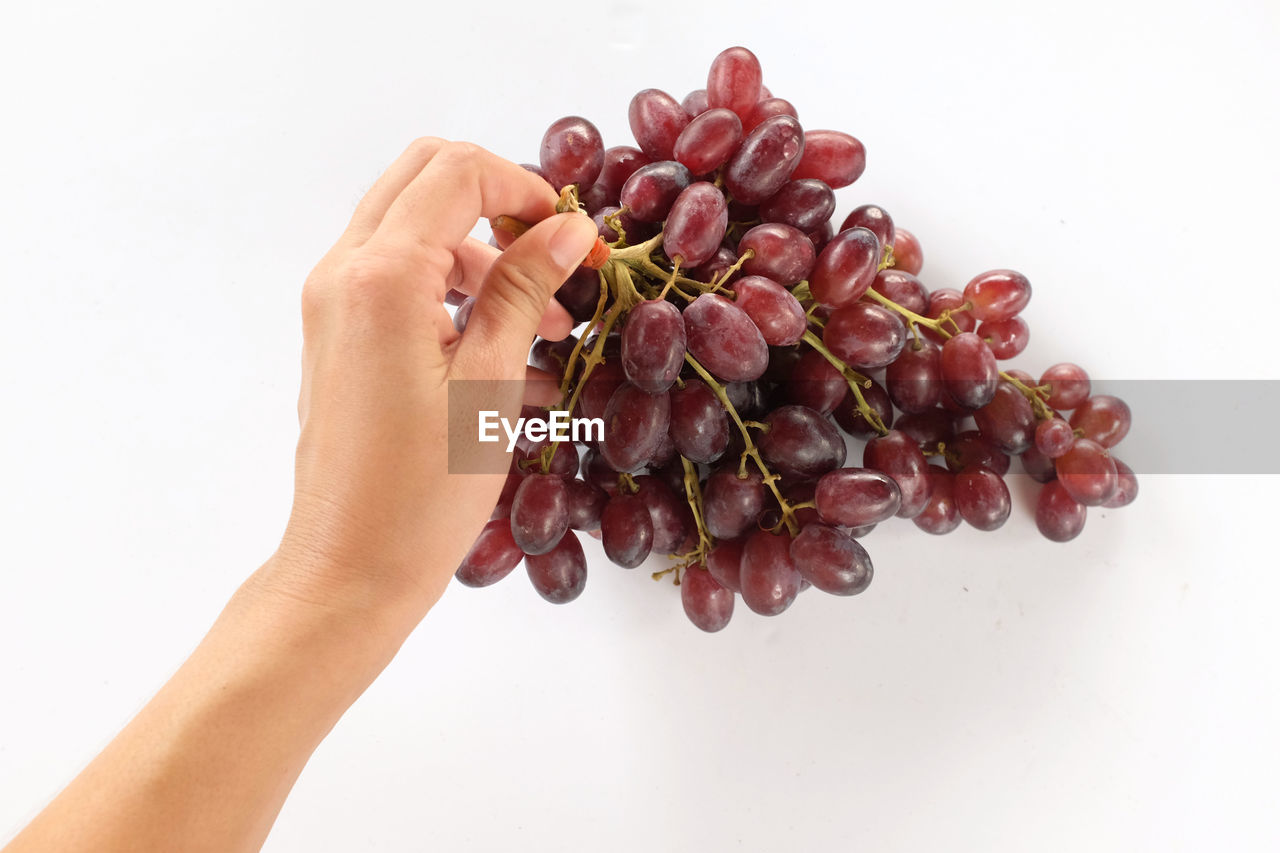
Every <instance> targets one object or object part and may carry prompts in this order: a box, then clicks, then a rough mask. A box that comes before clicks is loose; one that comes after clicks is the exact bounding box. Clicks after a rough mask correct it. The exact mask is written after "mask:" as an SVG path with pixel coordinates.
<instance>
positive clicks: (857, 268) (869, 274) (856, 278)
mask: <svg viewBox="0 0 1280 853" xmlns="http://www.w3.org/2000/svg"><path fill="white" fill-rule="evenodd" d="M879 262H880V241H879V240H878V239H876V235H875V234H873V233H872V232H871V231H869V230H867V229H866V228H851V229H849V230H848V231H841V232H840V233H839V234H837V235H836V236H835V237H833V238H831V242H829V243H827V245H826V248H824V249H823V250H822V254H820V255H818V258H817V261H816V262H815V263H814V265H813V271H812V272H811V273H810V277H809V291H810V292H811V293H812V294H813V298H814V299H816V300H818V301H819V302H821V303H822V304H823V305H829V306H831V307H832V308H839V307H841V306H844V305H849V304H851V303H854V302H856V301H857V300H858V299H860V298H861V297H862V294H864V293H866V292H867V289H868V288H869V287H871V283H872V282H873V281H875V278H876V265H877V264H879Z"/></svg>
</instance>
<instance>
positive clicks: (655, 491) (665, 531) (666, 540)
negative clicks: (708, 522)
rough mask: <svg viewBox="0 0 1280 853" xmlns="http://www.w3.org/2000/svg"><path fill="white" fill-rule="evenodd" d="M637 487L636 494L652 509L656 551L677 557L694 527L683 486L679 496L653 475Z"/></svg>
mask: <svg viewBox="0 0 1280 853" xmlns="http://www.w3.org/2000/svg"><path fill="white" fill-rule="evenodd" d="M636 486H637V488H638V489H639V491H637V492H636V494H637V495H639V497H640V499H641V500H643V501H644V503H645V506H646V507H648V509H649V520H650V521H652V522H653V550H654V551H656V552H657V553H659V554H672V553H675V552H676V551H677V550H678V549H679V548H680V544H681V543H682V542H684V539H685V536H686V535H688V532H689V530H690V529H691V528H692V527H693V526H694V522H693V511H692V510H690V509H689V504H688V502H687V501H686V500H685V498H684V488H683V484H682V487H681V489H680V494H679V496H677V495H676V493H675V492H673V491H672V490H671V487H670V486H668V485H667V484H666V482H665V481H663V480H662V479H661V478H660V477H656V476H654V475H652V474H645V475H643V476H640V477H636Z"/></svg>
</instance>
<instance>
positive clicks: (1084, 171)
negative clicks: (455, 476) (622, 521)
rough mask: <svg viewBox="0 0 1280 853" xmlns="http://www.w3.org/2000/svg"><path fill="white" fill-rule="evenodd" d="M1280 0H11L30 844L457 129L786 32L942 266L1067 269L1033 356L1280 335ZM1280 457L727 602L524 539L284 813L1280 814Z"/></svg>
mask: <svg viewBox="0 0 1280 853" xmlns="http://www.w3.org/2000/svg"><path fill="white" fill-rule="evenodd" d="M1278 14H1280V13H1278V12H1277V7H1276V6H1275V4H1274V3H1270V2H1269V0H1253V2H1242V0H1238V2H1232V3H1216V4H1208V3H1187V2H1177V3H1168V2H1165V3H1132V2H1116V0H1108V2H1092V0H1082V2H1076V3H1071V4H1066V5H1065V6H1064V5H1063V4H1043V3H1026V2H1008V3H989V2H987V3H983V2H979V3H973V2H970V3H965V4H943V3H939V4H936V7H933V6H930V5H928V4H904V3H857V4H846V3H839V4H837V3H826V2H824V3H812V4H806V3H797V2H787V3H779V2H769V3H747V2H739V3H732V4H730V3H717V4H709V3H689V2H684V3H679V4H673V5H672V6H671V7H670V8H663V7H660V6H658V5H655V4H653V3H645V4H640V3H615V2H594V3H587V4H581V5H579V4H569V3H531V2H525V3H518V4H514V3H494V2H489V3H465V4H449V5H448V6H446V7H443V8H442V7H441V4H433V3H431V2H427V1H426V0H418V2H412V3H410V2H402V3H399V4H395V5H391V4H376V3H373V4H354V3H352V4H344V5H338V4H326V3H315V2H311V3H297V4H284V3H269V2H261V0H255V2H224V3H211V4H189V3H169V2H155V3H138V2H134V3H120V2H111V3H106V2H88V0H79V2H68V3H61V4H52V3H38V2H34V0H21V2H12V3H8V4H6V9H5V13H4V18H5V21H4V27H3V31H2V32H0V80H2V81H3V83H0V107H2V109H0V116H3V118H0V124H2V125H3V128H4V129H3V131H0V193H2V196H0V198H2V200H3V203H2V204H0V246H2V249H3V250H2V251H0V391H2V393H3V397H2V398H0V400H2V402H0V684H3V688H0V689H2V690H3V694H2V695H0V838H4V837H7V835H8V834H10V833H11V832H13V831H15V830H16V829H17V828H18V827H19V826H20V825H21V824H22V823H24V822H25V821H26V820H27V819H29V817H30V816H31V815H33V814H34V812H35V811H36V810H37V809H38V808H39V807H40V806H41V805H42V804H43V803H44V802H46V801H47V799H48V798H49V797H50V796H52V795H53V793H54V792H55V791H56V790H57V789H58V788H60V787H61V786H62V785H63V784H65V783H66V781H68V780H69V778H70V777H71V776H72V775H74V773H75V772H76V770H77V769H78V768H79V767H81V766H82V765H83V764H84V763H85V762H86V761H87V760H88V759H89V758H90V757H91V756H92V755H93V754H94V753H95V752H96V751H97V750H98V749H99V748H100V747H101V746H102V745H103V744H104V743H105V742H106V741H107V740H108V739H109V738H110V737H111V736H112V734H113V733H114V732H115V731H116V730H117V729H118V728H119V727H120V726H121V725H122V724H124V722H125V721H126V720H127V719H128V718H129V717H130V716H131V715H132V714H133V713H134V712H135V711H136V709H137V708H138V707H140V705H141V704H142V703H143V702H144V701H145V700H146V698H147V697H148V696H149V695H150V694H151V693H152V692H153V691H154V690H155V689H156V688H157V687H158V686H159V685H160V684H161V683H162V682H163V680H164V679H165V678H166V677H167V675H168V674H169V673H170V672H171V671H172V670H173V669H174V668H175V667H176V666H177V665H178V664H179V662H180V661H181V660H182V659H183V657H184V656H185V655H186V654H187V653H188V651H189V650H190V649H191V648H192V647H193V645H194V644H195V643H196V642H197V641H198V640H199V638H200V636H201V635H202V633H203V631H204V630H205V628H206V627H207V626H208V625H209V624H210V622H211V620H212V619H213V618H214V616H215V614H216V613H217V612H218V610H219V609H220V607H221V605H222V604H223V602H224V601H225V599H226V598H227V596H228V595H229V594H230V593H231V592H232V590H233V589H234V588H235V586H236V585H237V584H238V583H239V582H240V581H241V580H242V579H243V578H244V577H245V576H246V575H247V574H248V573H249V572H250V571H251V570H252V569H254V568H255V567H256V566H257V565H258V564H259V563H260V562H261V561H262V560H263V559H265V558H266V557H267V556H268V555H269V554H270V553H271V551H272V550H273V548H274V546H275V544H276V542H277V538H278V536H279V533H280V531H281V530H282V526H283V523H284V520H285V518H286V515H287V512H288V507H289V500H290V485H291V465H292V445H293V442H294V440H295V436H296V421H295V413H294V403H295V395H296V386H297V379H298V351H299V346H300V338H299V330H298V317H297V314H298V311H297V304H298V292H299V287H300V284H301V282H302V279H303V277H304V276H305V275H306V273H307V271H308V269H309V267H310V265H311V264H313V263H314V262H315V261H316V260H317V259H318V258H319V256H320V255H321V253H322V252H323V251H324V250H325V249H326V248H327V246H328V244H329V242H330V241H331V240H332V239H333V238H334V237H336V235H337V234H338V232H339V231H340V229H341V227H342V226H343V225H344V223H345V220H346V217H347V216H348V215H349V213H350V211H351V209H352V208H353V206H354V204H355V202H356V200H357V199H358V198H359V197H360V195H361V194H362V193H363V191H364V190H365V189H366V188H367V187H368V186H369V185H370V184H371V183H372V181H373V180H374V178H375V177H376V176H377V175H378V174H379V172H380V171H381V169H382V168H383V167H385V166H386V165H387V164H388V163H389V162H390V161H391V160H392V159H393V158H394V157H395V156H396V154H397V153H398V152H399V151H400V150H401V149H402V148H403V146H404V145H405V144H407V143H408V142H409V141H410V140H411V139H412V138H413V137H415V136H418V135H422V134H428V133H429V134H435V135H442V136H447V137H453V138H464V139H470V140H473V141H476V142H480V143H482V144H485V145H487V146H488V147H490V148H492V149H493V150H495V151H497V152H498V153H500V154H503V155H505V156H508V157H511V158H513V159H516V160H530V159H534V158H536V155H537V145H538V141H539V139H540V137H541V134H542V131H543V129H544V128H545V126H546V125H547V124H549V123H550V121H551V120H553V119H555V118H557V117H559V116H560V115H564V114H569V113H581V114H585V115H588V116H590V117H592V118H593V119H594V120H595V121H596V122H597V123H598V125H599V126H600V128H601V129H602V131H603V132H604V135H605V139H606V142H607V143H608V144H621V143H626V142H630V138H629V136H628V134H627V126H626V107H627V102H628V100H629V98H630V97H631V95H632V94H633V93H634V92H635V91H637V90H638V89H641V88H644V87H648V86H657V87H660V88H664V89H668V90H670V91H672V92H673V93H675V94H676V96H677V97H682V96H683V95H684V93H685V92H686V91H688V90H690V89H693V88H697V87H699V86H701V85H703V84H704V80H705V73H706V67H707V65H708V63H709V62H710V60H711V58H712V57H713V56H714V55H715V54H716V53H717V52H718V51H719V50H720V49H721V48H723V47H726V46H729V45H731V44H736V43H743V44H747V45H748V46H750V47H752V48H753V49H754V50H755V51H756V52H757V53H758V55H759V56H760V58H761V60H762V62H763V64H764V67H765V80H766V83H767V84H768V85H769V86H770V87H771V88H772V89H773V91H774V92H775V93H777V94H780V95H782V96H785V97H787V98H789V99H790V100H792V101H793V102H794V103H795V104H796V105H797V106H798V107H799V111H800V116H801V120H802V121H803V122H805V123H806V125H807V126H809V127H838V128H842V129H846V130H848V131H850V132H852V133H854V134H855V135H857V136H859V137H860V138H861V139H862V140H863V141H864V142H865V143H866V145H867V148H868V151H869V159H868V171H867V173H866V176H865V177H864V178H863V179H862V180H861V181H859V182H858V183H857V184H856V185H855V186H854V187H852V188H850V189H848V190H844V191H842V193H841V198H842V201H841V209H840V211H839V213H838V214H837V215H838V216H840V217H843V215H844V213H845V212H846V211H847V210H848V209H850V208H851V207H852V206H854V205H855V204H858V203H862V202H864V201H869V200H874V201H876V202H879V203H881V204H883V205H885V206H886V207H887V208H888V209H889V210H890V211H891V212H892V213H893V214H894V216H895V218H896V219H897V221H898V222H899V224H902V225H905V226H906V227H908V228H911V229H912V230H914V231H915V232H916V233H917V234H918V235H919V236H920V237H921V239H922V241H923V243H924V247H925V255H926V261H925V268H924V274H923V276H922V277H923V278H924V280H925V282H926V283H927V284H929V285H930V286H933V287H939V286H944V285H950V286H962V285H963V282H964V281H966V280H967V279H968V278H969V277H970V276H971V275H972V274H974V273H975V272H978V271H980V270H983V269H987V268H990V267H994V266H1012V267H1015V268H1018V269H1020V270H1023V271H1024V272H1026V273H1027V274H1028V275H1029V276H1030V278H1031V279H1032V281H1033V282H1034V283H1035V287H1036V292H1035V298H1034V300H1033V302H1032V304H1031V307H1030V309H1029V310H1028V313H1027V317H1028V319H1029V321H1030V322H1031V324H1032V329H1033V335H1034V337H1033V340H1032V343H1031V346H1030V349H1029V350H1028V352H1027V353H1026V355H1025V356H1024V357H1023V358H1021V359H1019V361H1018V364H1020V365H1026V366H1028V367H1030V368H1031V369H1032V370H1033V371H1034V372H1037V373H1038V371H1039V370H1040V369H1041V368H1043V367H1044V366H1046V365H1048V364H1050V363H1052V362H1055V361H1059V360H1063V359H1072V360H1079V361H1080V362H1082V363H1083V364H1084V365H1085V366H1086V367H1087V368H1088V369H1089V370H1090V371H1091V372H1092V373H1094V374H1095V375H1098V376H1106V377H1113V378H1118V379H1149V378H1188V377H1201V378H1225V377H1232V378H1264V377H1269V378H1277V377H1280V363H1278V362H1280V359H1278V358H1277V356H1276V353H1275V349H1274V342H1273V340H1274V332H1273V331H1272V328H1271V325H1270V323H1271V322H1272V317H1271V315H1272V314H1273V312H1272V308H1273V307H1274V305H1275V297H1274V286H1275V270H1276V264H1275V258H1274V252H1273V249H1274V245H1275V234H1276V227H1277V222H1276V217H1275V213H1274V210H1275V208H1274V205H1275V199H1276V198H1277V196H1278V195H1280V178H1278V175H1277V157H1276V151H1277V150H1280V129H1278V127H1277V120H1276V110H1275V96H1276V92H1277V91H1280V72H1278V69H1277V60H1276V59H1275V58H1274V50H1275V45H1276V43H1277V36H1278V35H1280V25H1278V23H1277V17H1278ZM1142 416H1143V413H1142V412H1141V411H1138V412H1136V417H1137V418H1139V419H1141V418H1142ZM1230 417H1231V415H1230V413H1229V412H1212V411H1211V412H1205V411H1197V409H1196V407H1195V402H1194V400H1188V401H1187V406H1186V417H1185V419H1184V420H1181V421H1179V422H1177V423H1168V424H1162V425H1158V428H1159V429H1161V430H1167V431H1174V432H1176V433H1177V434H1178V435H1180V436H1181V440H1182V441H1184V442H1212V441H1213V440H1214V437H1213V436H1214V432H1215V422H1218V423H1220V422H1222V421H1223V420H1224V419H1225V420H1228V421H1229V419H1230ZM1273 428H1274V424H1257V425H1256V433H1255V434H1256V435H1257V436H1258V440H1259V441H1260V442H1261V443H1262V444H1263V445H1264V446H1266V445H1270V444H1271V443H1272V441H1273V439H1272V437H1271V432H1272V431H1273ZM1176 443H1177V442H1176V441H1175V442H1173V444H1174V446H1176ZM1123 449H1124V448H1123V446H1121V448H1120V451H1121V455H1122V456H1123ZM1276 486H1277V481H1276V480H1275V479H1274V478H1265V477H1256V478H1250V477H1236V478H1228V477H1209V476H1205V477H1171V476H1148V477H1145V478H1144V480H1143V482H1142V494H1141V496H1140V498H1139V500H1138V502H1137V503H1136V504H1134V505H1133V506H1132V507H1130V508H1128V509H1126V510H1124V511H1121V512H1112V511H1106V512H1093V513H1092V515H1091V517H1090V520H1089V524H1088V527H1087V528H1086V530H1085V531H1084V533H1083V535H1082V536H1081V537H1080V538H1079V539H1078V540H1076V541H1075V542H1073V543H1071V544H1069V545H1065V546H1063V545H1055V544H1051V543H1049V542H1047V541H1045V540H1043V539H1041V538H1039V537H1038V535H1037V534H1036V532H1035V529H1034V525H1033V523H1032V521H1031V519H1030V513H1029V510H1028V509H1027V507H1026V504H1025V501H1026V500H1027V499H1029V496H1030V495H1029V493H1025V494H1024V493H1022V492H1019V494H1018V495H1017V496H1016V497H1017V498H1019V499H1020V500H1022V501H1023V503H1022V504H1021V505H1020V507H1019V509H1018V510H1017V512H1016V513H1015V516H1014V518H1013V519H1011V521H1010V522H1009V523H1008V524H1007V525H1006V527H1005V528H1004V529H1002V530H1001V531H999V532H998V533H996V534H979V533H977V532H975V531H972V530H961V531H959V532H957V533H956V534H954V535H952V536H949V537H946V538H943V539H934V538H931V537H928V536H926V535H924V534H922V533H920V532H918V531H917V530H916V529H915V528H914V527H913V526H912V525H909V524H905V523H897V524H891V525H887V526H885V527H884V528H882V529H881V530H877V531H876V532H875V533H874V534H873V535H872V536H870V537H869V538H868V539H867V544H868V547H869V549H870V550H871V552H872V555H873V557H874V559H875V563H876V577H875V582H874V584H873V585H872V586H871V588H870V590H869V591H868V592H867V593H866V594H864V595H863V596H861V597H859V598H856V599H837V598H832V597H825V596H822V595H820V594H818V593H816V592H811V593H808V594H806V595H805V596H804V597H803V598H802V599H801V600H800V601H799V602H797V604H796V605H795V606H794V607H793V608H792V609H791V610H790V611H789V612H787V613H786V614H784V615H783V616H781V617H779V618H776V619H773V620H766V619H763V618H760V617H756V616H754V614H751V613H750V612H748V611H746V609H745V608H742V607H739V613H738V614H737V615H736V616H735V617H734V620H733V623H732V624H731V625H730V626H729V628H728V629H727V630H725V631H724V632H722V633H721V634H718V635H714V636H707V635H703V634H701V633H700V632H698V631H696V630H695V629H694V628H692V627H691V626H690V625H689V624H688V623H687V622H686V620H685V617H684V615H683V613H682V612H681V609H680V605H679V600H678V595H677V592H676V590H675V589H673V588H672V587H670V586H669V585H667V584H657V583H654V582H653V581H651V580H649V579H648V577H647V576H646V574H645V573H644V572H643V571H637V572H630V573H628V572H625V571H623V570H621V569H618V568H616V567H613V566H610V565H608V564H607V563H605V562H604V561H603V558H602V556H601V554H600V552H599V550H598V548H597V546H595V545H594V543H592V544H591V545H589V546H588V547H589V548H590V552H589V553H590V555H591V559H592V575H591V578H590V582H589V583H588V586H587V590H586V593H585V594H584V595H583V596H582V598H580V599H579V600H578V601H577V602H575V603H573V604H571V605H568V606H565V607H553V606H551V605H549V604H546V603H545V602H543V601H542V600H541V599H540V598H538V597H537V595H536V594H535V593H534V592H533V591H532V589H531V588H530V587H529V586H528V583H527V582H526V580H525V579H524V577H523V576H522V573H520V572H519V571H518V572H517V573H515V574H513V575H512V576H511V577H510V578H509V579H507V580H506V581H504V582H503V583H502V584H500V585H498V586H496V587H494V588H492V589H488V590H469V589H465V588H452V589H450V591H449V592H448V594H447V595H446V596H445V598H444V600H443V601H442V602H441V604H440V605H439V606H438V607H437V608H436V610H435V611H434V612H432V613H431V615H430V616H429V617H428V618H427V620H426V621H425V622H424V624H423V625H422V626H421V627H420V629H419V630H418V631H417V633H416V634H415V635H414V636H413V637H412V639H411V640H410V641H409V642H408V644H407V645H406V646H405V648H404V651H403V653H402V654H401V655H400V657H399V658H398V659H397V660H396V661H395V662H394V664H393V665H392V666H391V667H390V668H389V669H388V670H387V671H386V673H385V674H384V675H383V676H382V677H381V678H380V679H379V680H378V682H377V683H376V684H375V685H374V686H373V687H372V688H371V689H370V690H369V692H368V694H367V695H365V696H364V698H363V699H361V700H360V702H359V703H358V704H357V705H356V706H355V707H354V708H353V709H352V711H351V712H350V713H349V714H348V716H347V717H346V718H345V719H344V720H343V722H342V723H341V724H340V725H339V726H338V727H337V729H336V730H335V731H334V732H333V734H332V736H331V737H330V738H329V739H328V741H326V743H325V744H324V745H323V746H322V747H321V748H320V750H319V752H318V753H317V754H316V755H315V758H314V759H313V761H312V762H311V764H310V766H309V767H308V769H307V770H306V772H305V773H304V774H303V776H302V778H301V780H300V781H299V783H298V785H297V788H296V790H295V791H294V793H293V796H292V797H291V799H290V800H289V803H288V805H287V806H286V807H285V809H284V812H283V814H282V815H281V816H280V820H279V822H278V825H277V827H276V829H275V831H274V833H273V835H272V838H271V840H270V841H269V842H268V844H267V849H269V850H274V851H304V850H305V851H314V850H428V849H430V850H463V849H468V850H624V851H630V850H654V849H658V850H672V851H684V850H698V851H704V850H727V849H732V850H760V851H776V850H817V851H827V850H847V849H854V848H855V846H856V849H865V850H941V849H946V850H996V849H1001V850H1006V849H1007V850H1029V849H1034V850H1081V849H1090V850H1134V849H1160V850H1204V849H1224V850H1228V849H1229V850H1243V849H1264V848H1268V847H1270V848H1271V849H1274V845H1276V844H1277V843H1280V838H1278V837H1277V831H1276V828H1275V823H1274V814H1275V809H1276V808H1277V807H1278V806H1280V798H1278V790H1277V782H1276V775H1275V759H1276V757H1277V755H1278V754H1280V736H1278V735H1277V731H1276V724H1275V721H1276V720H1277V719H1280V690H1278V688H1277V679H1276V674H1275V669H1276V667H1275V657H1274V656H1275V652H1276V648H1277V640H1278V639H1280V630H1278V629H1277V628H1276V625H1275V621H1274V613H1275V611H1276V601H1277V599H1280V576H1278V573H1277V569H1276V563H1277V560H1276V558H1275V552H1274V546H1273V543H1274V521H1275V509H1276V506H1277V500H1276ZM445 533H446V532H444V531H442V535H444V534H445ZM652 567H654V568H656V567H657V564H656V563H655V565H654V566H652Z"/></svg>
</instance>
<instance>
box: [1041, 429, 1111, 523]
mask: <svg viewBox="0 0 1280 853" xmlns="http://www.w3.org/2000/svg"><path fill="white" fill-rule="evenodd" d="M1053 467H1054V468H1055V469H1056V470H1057V472H1058V480H1059V482H1061V483H1062V486H1063V488H1065V489H1066V490H1067V494H1069V495H1071V497H1073V498H1075V499H1076V500H1077V501H1079V502H1080V503H1082V504H1084V505H1085V506H1099V505H1101V504H1104V503H1106V502H1107V500H1109V499H1110V498H1111V496H1112V494H1113V493H1114V492H1115V490H1116V489H1117V488H1118V487H1119V484H1120V480H1119V472H1118V471H1117V470H1116V463H1115V460H1113V459H1112V458H1111V456H1110V454H1108V453H1107V449H1106V448H1105V447H1103V446H1102V445H1101V444H1098V442H1096V441H1093V440H1092V439H1088V438H1078V439H1076V443H1075V444H1073V445H1072V446H1071V449H1070V450H1068V451H1067V452H1066V453H1064V454H1063V455H1061V456H1059V457H1058V458H1057V459H1055V460H1054V461H1053Z"/></svg>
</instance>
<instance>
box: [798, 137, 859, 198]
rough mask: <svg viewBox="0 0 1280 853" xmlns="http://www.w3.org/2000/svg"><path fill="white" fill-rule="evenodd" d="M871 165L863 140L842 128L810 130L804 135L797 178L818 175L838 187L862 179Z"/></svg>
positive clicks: (828, 183) (832, 187) (815, 176)
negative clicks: (839, 129) (865, 170)
mask: <svg viewBox="0 0 1280 853" xmlns="http://www.w3.org/2000/svg"><path fill="white" fill-rule="evenodd" d="M866 168H867V150H866V149H865V148H863V147H862V143H861V142H859V141H858V140H856V139H854V138H853V137H852V136H850V135H849V134H847V133H841V132H840V131H838V130H810V131H808V132H806V133H805V135H804V156H802V157H801V158H800V165H799V166H797V167H796V170H795V173H794V174H793V175H792V177H794V178H797V179H799V178H817V179H818V180H820V181H822V182H823V183H825V184H826V185H827V186H829V187H831V189H833V190H838V189H840V188H841V187H847V186H849V184H851V183H853V182H854V181H856V180H858V178H859V177H861V176H862V172H863V170H864V169H866Z"/></svg>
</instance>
